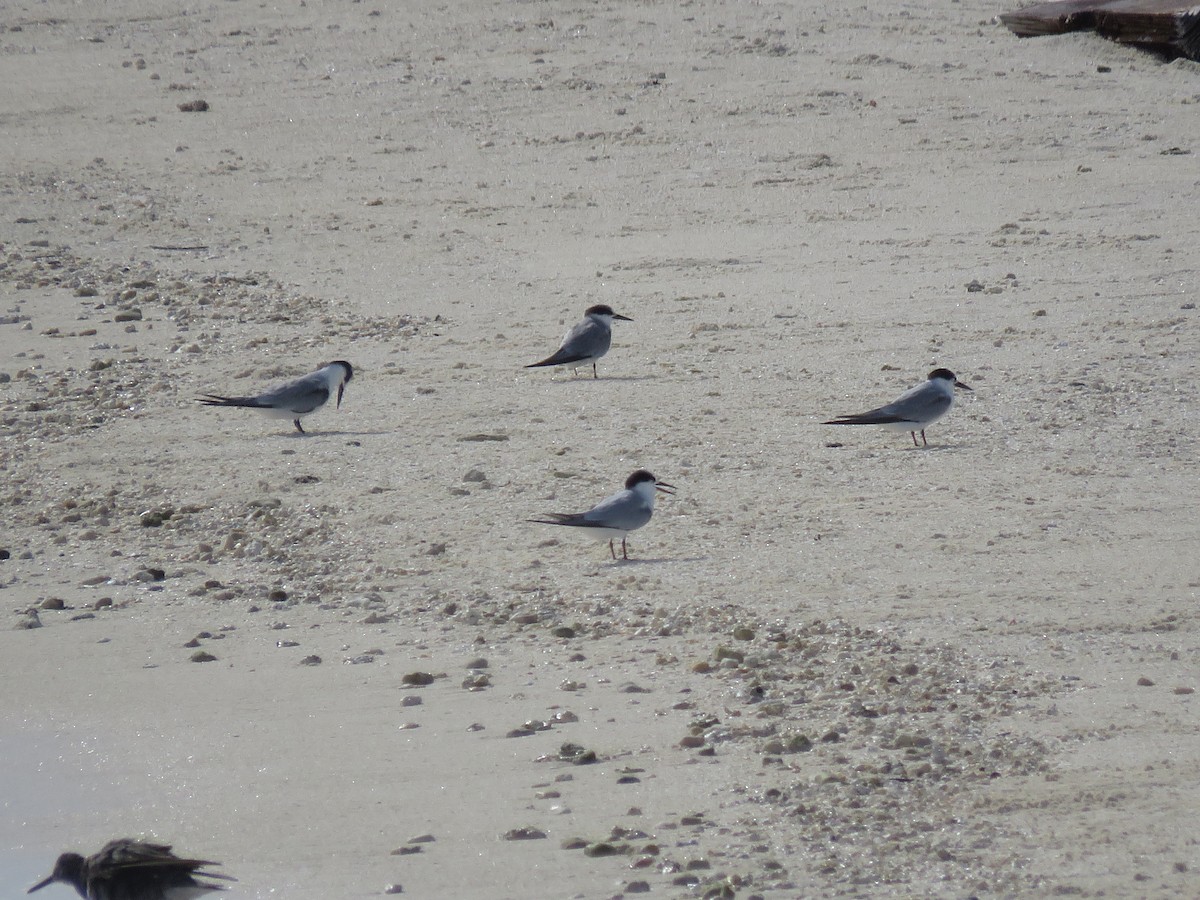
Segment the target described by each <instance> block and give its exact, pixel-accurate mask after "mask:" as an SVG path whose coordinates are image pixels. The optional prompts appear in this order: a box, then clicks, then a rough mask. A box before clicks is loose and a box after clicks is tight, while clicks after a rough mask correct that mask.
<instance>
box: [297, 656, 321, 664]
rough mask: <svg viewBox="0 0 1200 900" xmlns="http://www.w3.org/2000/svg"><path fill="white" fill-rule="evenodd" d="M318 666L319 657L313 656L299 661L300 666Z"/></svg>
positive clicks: (319, 662)
mask: <svg viewBox="0 0 1200 900" xmlns="http://www.w3.org/2000/svg"><path fill="white" fill-rule="evenodd" d="M320 664H321V657H319V656H316V655H315V654H314V655H311V656H306V657H304V659H302V660H300V665H302V666H319V665H320Z"/></svg>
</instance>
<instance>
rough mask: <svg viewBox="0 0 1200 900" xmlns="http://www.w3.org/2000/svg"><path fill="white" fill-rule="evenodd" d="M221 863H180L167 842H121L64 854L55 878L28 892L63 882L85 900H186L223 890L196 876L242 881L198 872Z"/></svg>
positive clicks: (57, 863)
mask: <svg viewBox="0 0 1200 900" xmlns="http://www.w3.org/2000/svg"><path fill="white" fill-rule="evenodd" d="M219 865H220V863H215V862H212V861H210V860H207V859H180V858H179V857H178V856H176V855H175V854H174V853H172V852H171V848H170V847H169V846H167V845H166V844H148V843H145V842H143V841H135V840H131V839H129V838H119V839H118V840H115V841H109V842H108V843H107V844H105V845H104V846H103V847H102V848H101V849H100V851H99V852H98V853H93V854H92V855H91V856H88V857H83V856H80V855H79V854H78V853H64V854H63V855H62V856H60V857H59V858H58V861H57V862H56V863H55V864H54V871H53V872H51V873H50V876H49V877H48V878H45V879H43V880H42V881H39V882H38V883H37V884H35V885H34V886H33V887H31V888H30V889H29V890H28V891H26V893H28V894H32V893H33V892H34V891H40V890H41V889H42V888H44V887H46V886H47V885H50V884H53V883H54V882H56V881H58V882H61V883H63V884H69V885H71V887H73V888H75V890H76V891H78V892H79V896H80V897H83V898H84V900H187V898H193V897H198V896H199V895H200V894H203V893H207V892H208V891H222V890H224V888H223V887H221V886H220V885H217V884H212V883H210V882H205V881H197V880H196V878H194V877H193V876H198V877H200V878H221V879H224V880H226V881H237V879H236V878H234V877H233V876H232V875H219V874H217V873H216V872H201V871H199V870H200V869H202V868H204V867H205V866H219Z"/></svg>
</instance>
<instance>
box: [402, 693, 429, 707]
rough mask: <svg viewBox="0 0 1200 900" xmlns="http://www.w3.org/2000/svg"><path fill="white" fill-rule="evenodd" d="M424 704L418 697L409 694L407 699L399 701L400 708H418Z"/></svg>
mask: <svg viewBox="0 0 1200 900" xmlns="http://www.w3.org/2000/svg"><path fill="white" fill-rule="evenodd" d="M424 702H425V701H424V700H422V699H421V698H420V697H418V696H416V695H415V694H409V695H408V696H407V697H405V698H404V699H402V700H401V701H400V705H401V706H420V705H421V704H422V703H424Z"/></svg>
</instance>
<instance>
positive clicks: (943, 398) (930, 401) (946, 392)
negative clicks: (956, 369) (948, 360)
mask: <svg viewBox="0 0 1200 900" xmlns="http://www.w3.org/2000/svg"><path fill="white" fill-rule="evenodd" d="M955 388H959V389H960V390H964V391H969V390H971V388H970V387H969V386H968V385H966V384H963V383H962V382H961V381H959V380H958V379H957V378H956V377H955V376H954V373H953V372H951V371H950V370H949V369H934V370H933V371H932V372H930V373H929V378H928V379H926V380H925V381H923V382H922V383H921V384H918V385H917V386H916V387H914V388H909V389H908V390H907V391H905V392H904V393H903V394H901V395H900V396H899V397H897V398H896V399H895V400H893V401H892V402H891V403H889V404H887V405H886V406H880V407H878V408H877V409H871V410H867V411H866V412H865V413H859V414H858V415H856V416H838V417H837V418H836V419H830V420H829V421H827V422H823V423H822V424H823V425H881V426H883V427H884V428H887V429H888V430H890V431H907V432H908V433H909V434H911V435H912V439H913V446H914V447H919V446H921V445H920V444H918V443H917V432H918V431H920V432H921V441H922V443H924V444H925V446H927V447H928V446H929V442H928V441H926V440H925V429H926V428H927V427H929V426H930V425H932V424H933V423H934V422H936V421H937V420H938V419H940V418H941V417H942V416H944V415H945V414H946V413H948V412H950V407H952V406H953V405H954V389H955Z"/></svg>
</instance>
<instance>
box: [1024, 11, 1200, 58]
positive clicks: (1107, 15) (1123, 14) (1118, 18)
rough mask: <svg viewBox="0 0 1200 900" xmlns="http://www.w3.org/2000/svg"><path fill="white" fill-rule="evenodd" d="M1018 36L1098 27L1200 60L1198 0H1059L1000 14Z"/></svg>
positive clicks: (1127, 40)
mask: <svg viewBox="0 0 1200 900" xmlns="http://www.w3.org/2000/svg"><path fill="white" fill-rule="evenodd" d="M1000 21H1001V22H1003V23H1004V24H1005V26H1007V27H1008V29H1009V30H1010V31H1012V32H1013V34H1015V35H1017V36H1018V37H1036V36H1038V35H1043V34H1064V33H1066V32H1068V31H1085V30H1093V31H1095V32H1096V33H1097V34H1101V35H1103V36H1104V37H1108V38H1112V39H1113V40H1116V41H1120V42H1122V43H1126V44H1136V45H1138V46H1141V47H1145V48H1147V49H1154V50H1160V51H1165V52H1169V53H1177V54H1180V55H1183V56H1186V57H1188V58H1189V59H1196V60H1200V4H1198V3H1197V2H1196V0H1191V2H1180V0H1059V2H1055V3H1040V4H1038V5H1036V6H1029V7H1026V8H1025V9H1019V10H1016V11H1015V12H1011V13H1005V14H1003V15H1002V16H1000Z"/></svg>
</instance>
